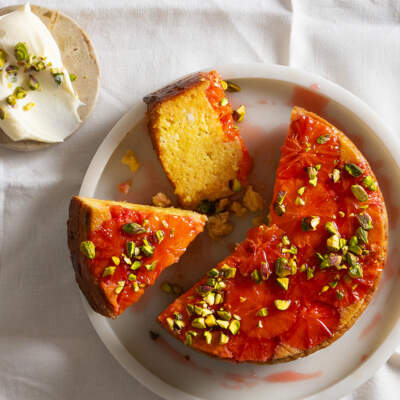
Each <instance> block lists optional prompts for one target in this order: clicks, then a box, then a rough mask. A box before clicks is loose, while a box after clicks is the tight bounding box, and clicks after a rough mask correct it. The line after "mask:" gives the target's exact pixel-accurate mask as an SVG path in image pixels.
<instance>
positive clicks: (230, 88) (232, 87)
mask: <svg viewBox="0 0 400 400" xmlns="http://www.w3.org/2000/svg"><path fill="white" fill-rule="evenodd" d="M226 84H227V85H228V88H227V89H226V90H227V91H228V92H240V86H239V85H237V84H236V83H233V82H232V81H226Z"/></svg>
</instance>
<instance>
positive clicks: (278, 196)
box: [276, 190, 286, 204]
mask: <svg viewBox="0 0 400 400" xmlns="http://www.w3.org/2000/svg"><path fill="white" fill-rule="evenodd" d="M285 197H286V192H285V191H283V190H281V191H279V192H278V193H277V194H276V202H277V203H278V204H283V201H284V200H285Z"/></svg>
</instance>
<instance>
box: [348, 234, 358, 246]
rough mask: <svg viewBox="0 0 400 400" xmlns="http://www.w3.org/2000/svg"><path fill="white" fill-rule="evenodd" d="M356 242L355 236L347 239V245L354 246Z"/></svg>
mask: <svg viewBox="0 0 400 400" xmlns="http://www.w3.org/2000/svg"><path fill="white" fill-rule="evenodd" d="M357 244H358V239H357V236H352V237H351V238H350V240H349V246H355V245H357Z"/></svg>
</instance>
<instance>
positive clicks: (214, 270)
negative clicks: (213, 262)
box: [208, 268, 219, 278]
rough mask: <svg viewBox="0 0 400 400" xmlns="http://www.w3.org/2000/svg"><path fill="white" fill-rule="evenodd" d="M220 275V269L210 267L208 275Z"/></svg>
mask: <svg viewBox="0 0 400 400" xmlns="http://www.w3.org/2000/svg"><path fill="white" fill-rule="evenodd" d="M218 275H219V271H218V270H217V268H212V269H210V271H208V276H212V277H214V278H216V277H218Z"/></svg>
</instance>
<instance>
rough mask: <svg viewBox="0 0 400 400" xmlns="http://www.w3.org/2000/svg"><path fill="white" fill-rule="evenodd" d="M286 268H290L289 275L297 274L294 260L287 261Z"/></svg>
mask: <svg viewBox="0 0 400 400" xmlns="http://www.w3.org/2000/svg"><path fill="white" fill-rule="evenodd" d="M288 266H289V268H290V273H291V275H294V274H296V272H297V262H296V260H295V259H294V258H291V259H290V260H289V263H288Z"/></svg>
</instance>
